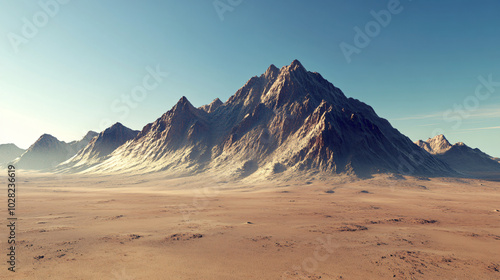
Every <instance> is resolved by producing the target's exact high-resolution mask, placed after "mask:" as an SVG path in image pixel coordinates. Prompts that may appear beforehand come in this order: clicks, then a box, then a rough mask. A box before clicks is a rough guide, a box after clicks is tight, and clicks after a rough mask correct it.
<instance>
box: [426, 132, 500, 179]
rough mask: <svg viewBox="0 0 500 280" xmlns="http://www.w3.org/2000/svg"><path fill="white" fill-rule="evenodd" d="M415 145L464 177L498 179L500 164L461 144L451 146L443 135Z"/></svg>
mask: <svg viewBox="0 0 500 280" xmlns="http://www.w3.org/2000/svg"><path fill="white" fill-rule="evenodd" d="M416 144H417V145H418V146H420V147H421V148H423V149H425V150H426V151H428V152H429V153H431V154H433V155H434V156H435V157H436V158H437V159H439V160H441V161H443V162H445V163H446V164H448V165H449V166H450V167H452V168H453V169H455V170H457V171H459V172H461V173H463V174H465V175H469V176H474V177H480V178H485V179H500V163H499V162H498V161H496V160H494V159H493V158H492V157H491V156H489V155H487V154H485V153H484V152H482V151H481V150H479V149H477V148H476V149H473V148H471V147H469V146H467V145H465V144H464V143H463V142H458V143H456V144H454V145H451V144H450V143H449V142H448V140H447V139H446V138H445V137H444V135H437V136H435V137H433V138H429V139H427V141H422V140H419V141H417V142H416Z"/></svg>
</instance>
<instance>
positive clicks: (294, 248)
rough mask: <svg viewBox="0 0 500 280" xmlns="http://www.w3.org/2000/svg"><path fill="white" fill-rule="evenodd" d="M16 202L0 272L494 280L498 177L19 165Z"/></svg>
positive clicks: (5, 275) (498, 266) (498, 270)
mask: <svg viewBox="0 0 500 280" xmlns="http://www.w3.org/2000/svg"><path fill="white" fill-rule="evenodd" d="M16 199H17V200H16V202H17V206H16V208H17V210H16V216H17V218H18V220H17V227H16V242H17V243H16V272H10V271H8V270H7V268H8V265H7V263H6V261H7V256H6V254H7V247H8V246H7V242H6V241H7V235H8V233H7V230H6V225H7V224H8V222H7V215H4V218H3V219H2V220H0V226H1V229H2V230H0V232H1V236H2V238H1V244H2V246H1V250H2V251H1V255H2V256H3V258H4V260H3V261H2V266H1V268H2V272H1V273H0V279H119V280H124V279H180V280H182V279H500V182H494V181H483V180H475V179H458V178H422V177H411V176H400V175H393V174H378V175H374V176H373V177H372V178H370V179H364V180H360V179H356V178H352V177H347V176H337V177H326V178H318V179H316V180H305V179H304V180H301V179H296V180H288V181H260V182H251V181H237V180H236V181H235V180H224V178H220V177H215V176H213V177H211V176H208V175H204V176H193V177H184V178H166V177H164V176H163V175H162V174H161V173H154V174H142V175H133V174H129V175H127V174H125V175H54V174H44V173H34V172H33V173H29V172H25V173H23V172H18V174H17V198H16ZM3 207H5V206H2V208H3Z"/></svg>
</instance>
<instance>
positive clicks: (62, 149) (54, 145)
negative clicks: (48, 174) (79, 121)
mask: <svg viewBox="0 0 500 280" xmlns="http://www.w3.org/2000/svg"><path fill="white" fill-rule="evenodd" d="M94 135H97V133H95V132H93V131H90V132H88V133H87V134H86V135H85V136H84V137H83V138H82V139H81V140H79V141H73V142H70V143H66V142H64V141H59V140H58V139H57V138H56V137H54V136H52V135H50V134H43V135H42V136H40V138H38V140H37V141H36V142H35V143H34V144H32V145H31V146H30V147H29V148H28V149H27V150H26V151H25V152H24V153H23V154H22V155H21V156H20V157H19V158H18V159H16V160H14V161H13V164H14V165H15V166H16V167H17V168H20V169H30V170H44V171H47V170H50V169H52V168H54V167H55V166H57V165H58V164H59V163H61V162H63V161H65V160H67V159H68V158H70V157H72V156H74V155H75V154H76V152H77V149H79V148H80V147H82V146H85V145H87V143H88V142H89V141H90V140H91V139H92V137H93V136H94Z"/></svg>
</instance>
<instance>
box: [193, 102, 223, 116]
mask: <svg viewBox="0 0 500 280" xmlns="http://www.w3.org/2000/svg"><path fill="white" fill-rule="evenodd" d="M222 104H223V103H222V101H220V99H219V98H215V99H214V101H212V102H211V103H210V104H207V105H203V106H201V107H199V108H198V109H201V110H203V111H205V112H207V113H212V112H213V111H215V110H216V109H217V108H219V107H220V106H221V105H222Z"/></svg>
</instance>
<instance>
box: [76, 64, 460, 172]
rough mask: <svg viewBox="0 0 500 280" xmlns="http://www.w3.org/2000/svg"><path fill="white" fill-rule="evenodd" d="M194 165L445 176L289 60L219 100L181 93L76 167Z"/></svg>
mask: <svg viewBox="0 0 500 280" xmlns="http://www.w3.org/2000/svg"><path fill="white" fill-rule="evenodd" d="M151 171H165V172H168V173H171V174H174V175H178V176H186V175H192V174H196V173H200V172H216V173H224V174H226V175H229V176H232V177H239V178H242V177H248V176H254V177H257V178H262V177H266V178H268V177H276V176H285V177H289V176H291V175H294V174H297V173H311V172H312V173H318V172H322V173H326V174H331V173H334V174H338V173H347V174H356V175H359V176H365V175H368V174H370V173H373V172H411V173H412V174H433V175H439V174H453V172H454V171H453V170H452V169H451V168H449V166H448V165H446V164H444V163H443V162H441V161H439V160H436V159H435V158H434V157H433V156H431V155H430V154H428V153H426V152H425V151H422V150H421V149H420V148H419V147H418V146H416V145H415V144H413V143H412V142H411V140H410V139H409V138H407V137H406V136H404V135H402V134H401V133H400V132H399V131H398V130H396V129H394V128H393V127H392V126H391V125H390V123H389V122H388V121H387V120H385V119H382V118H380V117H378V116H377V114H376V113H375V111H374V110H373V109H372V108H371V107H370V106H368V105H366V104H365V103H363V102H360V101H359V100H356V99H352V98H347V97H346V96H345V95H344V94H343V92H342V91H341V90H340V89H338V88H336V87H335V86H334V85H332V84H331V83H329V82H328V81H327V80H325V79H324V78H323V77H322V76H321V75H320V74H319V73H316V72H309V71H307V70H306V69H305V68H304V67H303V66H302V64H301V63H300V62H299V61H297V60H295V61H293V62H292V63H291V64H290V65H288V66H284V67H282V68H281V69H278V68H277V67H276V66H274V65H271V66H270V67H269V68H268V69H267V70H266V71H265V73H264V74H262V75H260V76H255V77H252V78H251V79H250V80H249V81H248V82H247V83H246V84H245V85H244V86H243V87H242V88H240V89H239V90H238V91H237V92H236V93H235V94H234V95H233V96H231V97H230V98H229V99H228V100H227V101H226V102H225V103H222V102H221V101H220V100H218V99H215V100H214V101H213V102H212V103H211V104H209V105H205V106H201V107H199V108H196V107H194V106H193V105H192V104H191V103H190V102H189V101H188V99H187V98H186V97H182V98H181V99H180V100H179V101H178V102H177V104H176V105H175V106H174V107H173V108H172V109H171V110H169V111H168V112H166V113H165V114H163V115H162V116H161V117H160V118H158V119H157V120H156V121H155V122H152V123H150V124H147V125H146V126H144V128H143V129H142V131H141V132H139V134H138V135H137V136H136V137H135V138H134V139H132V140H130V141H128V142H126V143H125V144H123V145H122V146H120V147H118V148H117V149H116V150H115V151H114V152H113V153H111V154H110V155H109V157H108V158H106V159H105V160H104V161H103V162H102V163H99V164H97V165H95V166H93V167H91V168H89V169H87V170H86V171H85V172H151Z"/></svg>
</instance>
